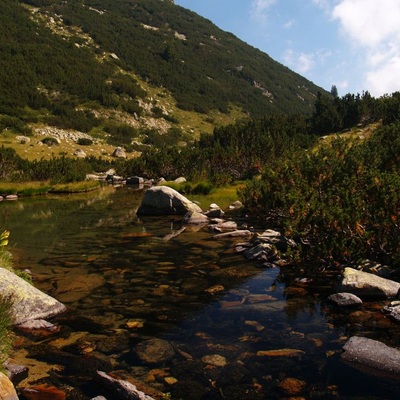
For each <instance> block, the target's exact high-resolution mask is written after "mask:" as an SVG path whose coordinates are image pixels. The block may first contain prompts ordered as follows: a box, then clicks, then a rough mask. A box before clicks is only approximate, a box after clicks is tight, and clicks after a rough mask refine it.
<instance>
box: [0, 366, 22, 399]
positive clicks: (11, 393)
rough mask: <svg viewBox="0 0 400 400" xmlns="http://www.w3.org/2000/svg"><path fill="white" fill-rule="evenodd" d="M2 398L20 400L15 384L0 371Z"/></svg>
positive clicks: (0, 394) (0, 396)
mask: <svg viewBox="0 0 400 400" xmlns="http://www.w3.org/2000/svg"><path fill="white" fill-rule="evenodd" d="M0 400H18V396H17V392H16V391H15V388H14V386H13V384H12V383H11V381H10V380H9V379H8V377H7V376H6V375H4V374H3V373H2V372H0Z"/></svg>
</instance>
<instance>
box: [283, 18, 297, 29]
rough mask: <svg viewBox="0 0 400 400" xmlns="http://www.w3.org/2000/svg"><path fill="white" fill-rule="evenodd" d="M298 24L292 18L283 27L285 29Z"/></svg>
mask: <svg viewBox="0 0 400 400" xmlns="http://www.w3.org/2000/svg"><path fill="white" fill-rule="evenodd" d="M295 24H296V21H295V20H294V19H290V20H289V21H287V22H286V23H285V24H284V25H283V27H284V28H285V29H290V28H291V27H292V26H294V25H295Z"/></svg>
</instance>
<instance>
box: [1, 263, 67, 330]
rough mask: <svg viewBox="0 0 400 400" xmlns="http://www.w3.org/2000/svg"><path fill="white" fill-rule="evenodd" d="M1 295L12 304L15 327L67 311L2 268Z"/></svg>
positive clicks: (51, 298) (49, 297)
mask: <svg viewBox="0 0 400 400" xmlns="http://www.w3.org/2000/svg"><path fill="white" fill-rule="evenodd" d="M0 293H2V296H3V297H4V298H7V299H10V301H11V302H12V305H11V315H12V318H13V321H14V324H15V325H19V324H22V323H24V322H26V321H32V320H35V319H44V318H49V317H52V316H55V315H57V314H60V313H63V312H64V311H66V307H65V306H64V304H62V303H60V302H59V301H58V300H56V299H54V298H53V297H51V296H48V295H47V294H45V293H43V292H41V291H40V290H39V289H36V288H35V287H34V286H32V285H31V284H30V283H28V282H26V281H25V280H23V279H22V278H20V277H18V276H17V275H15V274H13V273H12V272H10V271H8V270H6V269H4V268H0Z"/></svg>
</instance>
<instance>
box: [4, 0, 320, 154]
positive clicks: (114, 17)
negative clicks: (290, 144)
mask: <svg viewBox="0 0 400 400" xmlns="http://www.w3.org/2000/svg"><path fill="white" fill-rule="evenodd" d="M0 36H1V38H2V40H1V43H0V56H1V57H0V132H2V131H3V134H1V135H0V142H1V143H2V144H5V145H10V144H12V143H15V140H14V137H11V136H12V135H14V136H15V135H16V134H23V135H33V134H35V133H36V132H37V131H39V130H43V129H44V128H45V127H46V126H52V127H56V128H57V129H61V130H74V131H77V132H83V133H86V134H89V135H90V136H91V137H93V139H94V142H96V143H99V146H98V148H96V150H93V152H94V153H93V154H96V155H99V154H103V155H106V154H109V152H110V149H111V147H115V146H117V145H121V146H124V147H125V148H127V149H128V150H129V151H132V153H130V154H132V155H135V154H136V153H135V152H134V151H135V150H139V151H141V150H142V149H143V146H142V144H144V145H159V146H160V145H161V146H162V145H163V144H165V143H171V141H173V142H174V143H176V144H178V145H179V144H184V143H188V142H190V141H192V140H193V139H196V138H199V137H200V134H201V133H204V132H206V133H207V132H208V133H210V132H212V130H213V129H214V127H215V126H223V125H227V124H230V123H232V122H234V121H236V120H238V119H239V120H240V119H243V118H245V117H248V116H253V117H259V116H263V115H265V114H271V113H289V114H291V113H309V112H311V110H312V104H313V103H314V101H315V98H316V93H317V91H318V90H320V88H318V87H316V86H315V85H314V84H312V83H311V82H309V81H307V80H306V79H304V78H303V77H301V76H299V75H297V74H295V73H293V72H292V71H290V70H289V69H287V68H286V67H284V66H282V65H280V64H279V63H277V62H275V61H274V60H272V59H271V58H270V57H269V56H268V55H266V54H264V53H262V52H261V51H259V50H257V49H254V48H252V47H251V46H249V45H247V44H245V43H244V42H242V41H240V40H239V39H237V38H236V37H234V36H233V35H232V34H229V33H226V32H224V31H222V30H220V29H219V28H218V27H216V26H215V25H213V24H212V23H211V22H210V21H208V20H206V19H204V18H201V17H199V16H198V15H196V14H194V13H192V12H190V11H188V10H186V9H183V8H181V7H179V6H176V5H175V4H173V2H164V1H159V0H146V1H133V0H124V1H118V2H115V1H112V0H79V1H71V2H65V1H61V0H3V1H2V2H1V3H0ZM37 142H38V140H34V141H31V142H30V144H29V146H26V148H25V149H23V153H22V154H24V155H25V156H26V157H28V158H37V157H42V156H44V157H48V156H49V155H51V154H52V153H53V154H59V153H61V154H65V153H67V154H70V153H71V154H72V152H73V151H69V150H68V149H69V147H71V146H70V145H69V144H68V143H65V145H66V148H63V147H62V146H59V147H57V148H56V147H54V148H52V149H51V151H50V152H49V151H47V149H43V148H35V147H36V143H37ZM96 143H95V144H94V146H97V144H96ZM108 146H110V148H109V147H108ZM72 147H73V146H72ZM17 148H18V149H19V146H17Z"/></svg>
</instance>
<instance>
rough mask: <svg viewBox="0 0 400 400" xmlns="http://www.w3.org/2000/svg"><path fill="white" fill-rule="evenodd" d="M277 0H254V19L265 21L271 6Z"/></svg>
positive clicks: (252, 9)
mask: <svg viewBox="0 0 400 400" xmlns="http://www.w3.org/2000/svg"><path fill="white" fill-rule="evenodd" d="M275 3H276V0H252V2H251V9H250V14H251V17H252V18H253V19H256V20H259V21H263V22H265V19H266V18H267V12H268V10H269V8H270V7H271V6H272V5H273V4H275Z"/></svg>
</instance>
